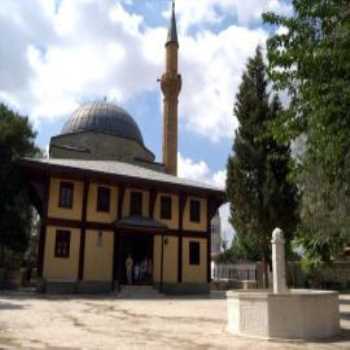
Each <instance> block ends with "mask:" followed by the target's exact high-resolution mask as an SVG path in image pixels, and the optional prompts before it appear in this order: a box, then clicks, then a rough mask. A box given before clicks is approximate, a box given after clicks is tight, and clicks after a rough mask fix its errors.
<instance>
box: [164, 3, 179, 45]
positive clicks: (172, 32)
mask: <svg viewBox="0 0 350 350" xmlns="http://www.w3.org/2000/svg"><path fill="white" fill-rule="evenodd" d="M176 27H177V26H176V16H175V1H174V0H173V1H172V11H171V20H170V26H169V30H168V38H167V42H166V45H168V44H170V43H175V44H177V46H179V42H178V39H177V28H176Z"/></svg>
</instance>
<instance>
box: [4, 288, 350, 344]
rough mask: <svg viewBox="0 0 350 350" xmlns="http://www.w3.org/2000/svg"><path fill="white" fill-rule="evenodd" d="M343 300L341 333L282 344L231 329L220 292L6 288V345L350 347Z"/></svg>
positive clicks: (349, 317)
mask: <svg viewBox="0 0 350 350" xmlns="http://www.w3.org/2000/svg"><path fill="white" fill-rule="evenodd" d="M340 300H341V308H340V309H341V318H342V320H341V326H342V333H341V334H340V335H339V337H337V338H335V339H332V340H329V341H327V342H325V343H301V342H285V343H277V342H268V341H257V340H252V339H243V338H237V337H233V336H231V335H230V334H228V333H227V332H226V300H225V297H224V294H223V293H220V292H216V293H213V294H212V295H211V296H210V298H209V297H207V298H203V297H202V298H201V297H197V298H194V297H193V298H183V297H182V298H166V297H163V298H156V299H154V298H152V299H117V298H116V297H113V296H99V297H77V296H74V297H68V296H65V297H62V296H56V297H55V296H38V295H35V294H28V293H19V292H11V293H10V292H8V293H1V294H0V349H28V350H29V349H50V350H64V349H65V350H68V349H72V350H73V349H74V350H81V349H94V350H97V349H198V350H200V349H237V350H239V349H245V350H254V349H258V350H267V349H268V350H270V349H271V350H273V349H286V350H292V349H293V350H294V349H298V350H299V349H308V350H311V349H315V350H316V349H317V350H323V349H350V294H347V295H342V296H341V297H340Z"/></svg>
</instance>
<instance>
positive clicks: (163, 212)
mask: <svg viewBox="0 0 350 350" xmlns="http://www.w3.org/2000/svg"><path fill="white" fill-rule="evenodd" d="M160 218H161V219H165V220H171V197H170V196H161V197H160Z"/></svg>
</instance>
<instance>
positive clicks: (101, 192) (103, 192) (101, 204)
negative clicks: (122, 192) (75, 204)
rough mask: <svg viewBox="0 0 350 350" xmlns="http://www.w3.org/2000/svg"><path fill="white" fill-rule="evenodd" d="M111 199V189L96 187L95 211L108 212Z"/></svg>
mask: <svg viewBox="0 0 350 350" xmlns="http://www.w3.org/2000/svg"><path fill="white" fill-rule="evenodd" d="M110 201H111V189H110V188H108V187H102V186H99V187H98V188H97V211H103V212H107V213H108V212H109V210H110Z"/></svg>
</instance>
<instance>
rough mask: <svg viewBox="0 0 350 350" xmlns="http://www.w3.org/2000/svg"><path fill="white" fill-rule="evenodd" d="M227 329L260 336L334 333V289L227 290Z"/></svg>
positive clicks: (336, 299) (336, 324)
mask: <svg viewBox="0 0 350 350" xmlns="http://www.w3.org/2000/svg"><path fill="white" fill-rule="evenodd" d="M226 295H227V311H228V331H229V332H230V333H232V334H233V335H239V336H248V337H258V338H263V339H290V340H293V339H302V340H307V339H323V338H330V337H333V336H335V335H337V334H338V332H339V330H340V327H339V296H338V292H334V291H320V290H304V289H291V290H289V291H288V292H286V293H281V294H274V293H272V292H269V291H258V290H255V291H249V290H248V291H237V292H235V291H229V292H227V293H226Z"/></svg>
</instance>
